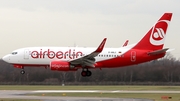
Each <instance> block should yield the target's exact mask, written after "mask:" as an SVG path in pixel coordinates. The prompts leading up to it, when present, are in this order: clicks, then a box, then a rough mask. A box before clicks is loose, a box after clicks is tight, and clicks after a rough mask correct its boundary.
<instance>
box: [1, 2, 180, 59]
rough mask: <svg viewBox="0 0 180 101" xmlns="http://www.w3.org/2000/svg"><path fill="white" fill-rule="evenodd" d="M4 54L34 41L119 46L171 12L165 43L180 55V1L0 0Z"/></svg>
mask: <svg viewBox="0 0 180 101" xmlns="http://www.w3.org/2000/svg"><path fill="white" fill-rule="evenodd" d="M0 1H1V3H0V47H1V50H0V57H3V56H4V55H6V54H9V53H11V52H12V51H13V50H15V49H18V48H24V47H32V46H59V47H61V46H62V47H63V46H82V47H97V46H98V45H99V44H100V42H101V41H102V40H103V38H105V37H107V42H106V45H105V47H121V46H122V45H123V43H124V42H125V41H126V40H129V44H133V43H136V42H138V41H139V40H140V39H141V38H142V37H143V36H144V35H145V34H146V32H147V31H148V30H149V29H150V28H151V27H152V26H153V25H154V24H155V23H156V21H157V20H158V19H159V18H160V17H161V16H162V15H163V13H165V12H172V13H173V17H172V21H171V23H170V25H169V28H168V31H167V35H166V40H165V46H164V47H165V48H167V47H169V48H173V49H175V50H174V51H172V52H171V54H172V55H173V56H174V57H175V58H177V59H179V58H180V45H179V39H180V6H179V4H180V1H179V0H0Z"/></svg>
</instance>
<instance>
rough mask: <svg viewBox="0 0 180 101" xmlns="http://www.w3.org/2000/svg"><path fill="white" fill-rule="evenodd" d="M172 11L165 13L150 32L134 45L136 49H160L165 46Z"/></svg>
mask: <svg viewBox="0 0 180 101" xmlns="http://www.w3.org/2000/svg"><path fill="white" fill-rule="evenodd" d="M171 17H172V13H164V15H163V16H162V17H161V18H160V19H159V20H158V21H157V23H156V24H155V25H154V26H153V27H152V28H151V29H150V30H149V31H148V33H147V34H146V35H145V36H144V37H143V38H142V39H141V40H140V41H139V42H138V43H137V44H136V45H135V46H134V48H135V49H147V50H160V49H162V48H163V46H164V40H165V37H166V32H167V28H168V25H169V22H170V21H171Z"/></svg>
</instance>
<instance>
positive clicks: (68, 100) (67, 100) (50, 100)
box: [0, 90, 180, 101]
mask: <svg viewBox="0 0 180 101" xmlns="http://www.w3.org/2000/svg"><path fill="white" fill-rule="evenodd" d="M35 93H180V91H123V90H115V91H105V90H35V91H29V90H0V98H11V99H39V100H42V101H153V100H150V99H133V98H132V99H131V98H130V99H128V98H101V97H67V96H65V97H57V96H31V95H26V94H35Z"/></svg>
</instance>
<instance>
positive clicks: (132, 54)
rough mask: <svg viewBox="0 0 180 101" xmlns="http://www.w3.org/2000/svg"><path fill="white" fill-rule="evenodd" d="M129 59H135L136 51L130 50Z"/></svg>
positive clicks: (133, 60)
mask: <svg viewBox="0 0 180 101" xmlns="http://www.w3.org/2000/svg"><path fill="white" fill-rule="evenodd" d="M131 61H132V62H135V61H136V51H131Z"/></svg>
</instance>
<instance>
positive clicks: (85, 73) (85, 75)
mask: <svg viewBox="0 0 180 101" xmlns="http://www.w3.org/2000/svg"><path fill="white" fill-rule="evenodd" d="M85 69H86V70H85ZM81 75H82V76H83V77H89V76H91V75H92V72H91V71H89V70H88V68H83V70H82V72H81Z"/></svg>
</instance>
